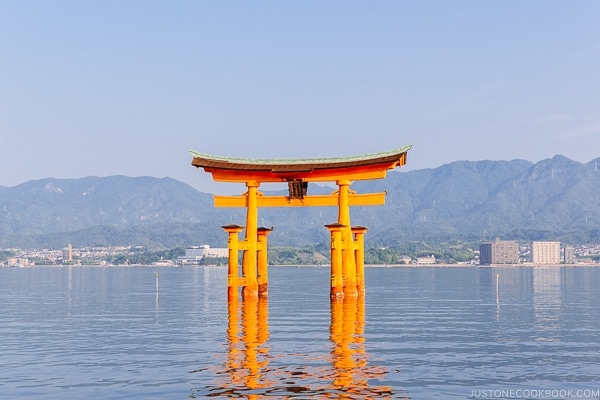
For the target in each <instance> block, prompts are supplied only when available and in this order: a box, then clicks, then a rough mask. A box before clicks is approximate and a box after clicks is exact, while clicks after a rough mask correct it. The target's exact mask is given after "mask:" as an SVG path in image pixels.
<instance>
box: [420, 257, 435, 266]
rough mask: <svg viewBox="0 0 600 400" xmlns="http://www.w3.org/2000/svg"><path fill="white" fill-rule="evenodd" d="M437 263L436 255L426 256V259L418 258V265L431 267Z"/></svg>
mask: <svg viewBox="0 0 600 400" xmlns="http://www.w3.org/2000/svg"><path fill="white" fill-rule="evenodd" d="M435 263H436V259H435V256H434V255H431V256H425V257H417V264H421V265H431V264H435Z"/></svg>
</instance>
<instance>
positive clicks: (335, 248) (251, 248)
mask: <svg viewBox="0 0 600 400" xmlns="http://www.w3.org/2000/svg"><path fill="white" fill-rule="evenodd" d="M410 148H411V146H406V147H403V148H399V149H395V150H391V151H388V152H382V153H374V154H367V155H362V156H356V157H338V158H317V159H296V160H273V159H266V160H252V159H243V158H229V157H220V156H212V155H207V154H202V153H197V152H192V156H193V159H192V165H193V166H195V167H197V168H204V170H205V171H206V172H209V173H211V174H212V177H213V179H214V180H215V181H218V182H237V183H245V184H246V187H247V188H248V191H247V192H246V193H244V194H242V195H241V196H215V197H214V202H215V206H216V207H246V208H247V214H246V234H245V238H244V239H243V240H238V234H239V233H240V232H241V231H242V230H243V227H241V226H238V225H227V226H223V228H224V229H225V231H226V232H227V233H228V234H229V241H228V247H229V275H228V284H227V285H228V288H229V290H228V294H229V297H230V298H231V297H233V296H235V297H237V296H238V287H240V286H241V287H242V297H244V298H253V297H257V296H261V297H265V296H266V295H267V292H268V273H267V235H268V234H269V232H270V231H271V229H267V228H259V227H258V208H259V207H297V206H320V207H325V206H330V207H331V206H337V207H338V221H337V222H336V223H334V224H329V225H326V227H327V228H328V229H329V231H330V232H331V290H330V295H331V298H332V299H340V298H343V297H344V296H350V297H356V296H357V295H359V294H362V293H364V290H365V287H364V242H363V236H364V234H365V232H366V230H367V228H365V227H352V226H351V224H350V206H365V205H382V204H385V195H386V193H385V192H383V193H368V194H357V193H355V192H354V191H352V190H350V184H351V183H352V181H357V180H371V179H382V178H385V175H386V173H387V171H388V170H389V169H393V168H396V167H401V166H403V165H404V164H406V155H407V153H408V150H410ZM265 182H271V183H272V182H287V183H288V188H289V194H288V196H264V195H263V194H262V193H260V192H259V191H258V188H259V186H260V184H261V183H265ZM309 182H335V183H336V185H337V186H338V190H337V191H335V192H334V193H332V194H330V195H308V193H307V189H308V183H309ZM239 250H242V251H243V259H242V276H241V277H240V276H239V271H238V251H239Z"/></svg>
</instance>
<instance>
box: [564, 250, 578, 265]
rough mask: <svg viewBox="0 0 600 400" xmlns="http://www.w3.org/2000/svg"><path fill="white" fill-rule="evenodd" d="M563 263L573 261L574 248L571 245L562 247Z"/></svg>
mask: <svg viewBox="0 0 600 400" xmlns="http://www.w3.org/2000/svg"><path fill="white" fill-rule="evenodd" d="M563 263H565V264H574V263H575V249H574V248H573V246H567V247H565V248H564V254H563Z"/></svg>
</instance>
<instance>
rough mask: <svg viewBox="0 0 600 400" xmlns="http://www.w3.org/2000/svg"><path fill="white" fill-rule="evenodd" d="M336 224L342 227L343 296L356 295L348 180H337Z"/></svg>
mask: <svg viewBox="0 0 600 400" xmlns="http://www.w3.org/2000/svg"><path fill="white" fill-rule="evenodd" d="M336 183H337V185H338V187H339V192H338V224H340V226H341V227H342V260H343V261H342V269H343V271H342V273H343V276H344V296H356V295H357V291H356V260H355V255H354V239H353V237H352V229H351V228H350V204H349V201H348V198H349V194H350V181H349V180H338V181H337V182H336Z"/></svg>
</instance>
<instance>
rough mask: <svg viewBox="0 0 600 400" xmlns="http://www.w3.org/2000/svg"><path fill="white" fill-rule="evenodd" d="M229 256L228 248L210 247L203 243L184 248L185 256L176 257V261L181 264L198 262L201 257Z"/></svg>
mask: <svg viewBox="0 0 600 400" xmlns="http://www.w3.org/2000/svg"><path fill="white" fill-rule="evenodd" d="M227 257H229V249H228V248H211V247H210V246H209V245H207V244H205V245H203V246H192V247H188V248H187V249H185V256H183V257H177V263H178V264H181V265H194V264H196V265H197V264H199V263H200V260H202V259H203V258H227Z"/></svg>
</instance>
